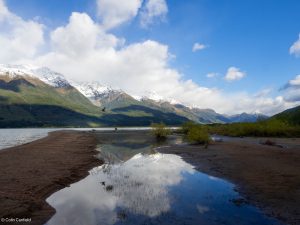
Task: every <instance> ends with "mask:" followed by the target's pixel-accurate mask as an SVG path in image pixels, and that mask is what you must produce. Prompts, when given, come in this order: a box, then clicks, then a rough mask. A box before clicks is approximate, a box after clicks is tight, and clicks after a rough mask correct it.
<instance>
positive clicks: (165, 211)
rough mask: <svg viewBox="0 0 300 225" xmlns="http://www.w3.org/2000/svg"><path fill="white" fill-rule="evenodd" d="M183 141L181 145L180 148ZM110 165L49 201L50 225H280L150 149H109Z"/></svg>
mask: <svg viewBox="0 0 300 225" xmlns="http://www.w3.org/2000/svg"><path fill="white" fill-rule="evenodd" d="M176 142H177V140H175V143H176ZM99 150H100V151H101V154H102V155H104V156H105V158H106V161H107V163H106V164H104V165H102V166H100V167H96V168H94V169H92V170H91V171H90V172H89V175H88V176H87V177H86V178H84V179H83V180H81V181H79V182H77V183H74V184H72V185H71V186H70V187H67V188H64V189H62V190H60V191H58V192H56V193H54V194H53V195H52V196H50V197H49V198H48V199H47V202H48V203H49V204H50V205H51V206H52V207H54V208H55V209H56V214H55V215H54V216H53V217H52V218H51V219H50V220H49V221H48V222H47V225H57V224H61V225H64V224H66V225H69V224H72V225H81V224H85V225H87V224H88V225H111V224H124V225H127V224H128V225H129V224H130V225H132V224H134V225H138V224H153V225H154V224H170V225H174V224H178V225H179V224H180V225H182V224H195V225H200V224H209V225H210V224H212V225H213V224H218V225H219V224H244V225H248V224H249V225H250V224H272V225H274V224H279V223H278V222H277V221H276V220H273V219H271V218H268V217H266V216H265V215H264V214H263V213H262V212H261V211H259V210H258V209H257V208H255V207H254V206H251V205H248V204H244V203H242V204H239V202H243V201H240V199H241V196H239V194H238V193H237V192H235V191H234V185H233V184H231V183H229V182H227V181H225V180H222V179H219V178H216V177H211V176H208V175H206V174H204V173H201V172H198V171H196V170H195V169H194V167H193V166H192V165H190V164H188V163H186V162H185V161H183V160H182V159H181V158H180V157H179V156H176V155H171V154H161V153H157V152H156V151H155V149H154V148H153V146H151V145H148V144H143V143H142V142H139V143H127V144H126V145H123V146H122V145H120V144H111V145H110V144H104V145H101V146H100V147H99Z"/></svg>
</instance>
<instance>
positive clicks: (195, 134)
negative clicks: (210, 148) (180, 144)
mask: <svg viewBox="0 0 300 225" xmlns="http://www.w3.org/2000/svg"><path fill="white" fill-rule="evenodd" d="M187 139H188V141H189V142H191V143H195V144H205V145H208V144H209V142H210V137H209V133H208V132H207V129H205V127H203V126H201V125H194V126H191V127H190V128H189V130H188V132H187Z"/></svg>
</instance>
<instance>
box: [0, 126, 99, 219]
mask: <svg viewBox="0 0 300 225" xmlns="http://www.w3.org/2000/svg"><path fill="white" fill-rule="evenodd" d="M96 144H97V141H96V138H95V137H94V135H90V134H88V133H87V132H75V131H58V132H53V133H50V134H49V136H48V137H46V138H43V139H40V140H37V141H34V142H31V143H29V144H25V145H21V146H17V147H13V148H10V149H7V150H1V151H0V218H16V217H17V218H31V222H30V223H7V224H44V223H45V222H46V221H47V220H48V219H50V218H51V216H52V215H53V214H54V213H55V210H54V209H53V208H52V207H51V206H49V205H48V204H47V202H46V201H45V200H46V198H47V197H48V196H50V195H51V194H52V193H54V192H55V191H57V190H60V189H62V188H64V187H66V186H68V185H70V184H72V183H74V182H76V181H78V180H80V179H82V178H84V177H85V176H86V175H88V170H89V169H91V168H93V167H95V166H97V165H101V164H102V162H101V161H100V160H99V159H97V158H95V157H94V155H95V154H96V153H97V152H96V151H95V148H96ZM0 224H4V223H0Z"/></svg>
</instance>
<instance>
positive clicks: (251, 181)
mask: <svg viewBox="0 0 300 225" xmlns="http://www.w3.org/2000/svg"><path fill="white" fill-rule="evenodd" d="M255 142H257V143H255ZM276 142H277V143H281V144H282V145H285V146H288V148H280V147H276V146H265V145H261V144H258V139H246V138H245V139H229V140H226V141H225V142H220V143H214V144H212V145H210V146H209V147H208V149H204V148H203V147H202V146H197V145H189V146H172V147H164V148H160V149H159V151H161V152H163V153H170V154H177V155H180V156H181V157H182V158H183V159H184V160H186V161H187V162H189V163H191V164H193V165H194V166H195V168H196V169H198V170H199V171H202V172H205V173H208V174H210V175H213V176H217V177H220V178H225V179H228V180H230V181H232V182H233V183H235V184H237V190H238V192H240V193H241V194H242V195H243V196H244V197H245V198H246V200H247V201H249V202H250V203H252V204H255V205H256V206H258V207H260V208H261V209H262V210H264V211H265V212H266V213H267V214H268V215H270V216H272V217H275V218H278V219H279V220H281V221H283V222H284V223H286V224H295V225H296V224H300V204H299V203H300V148H299V145H300V139H277V140H276Z"/></svg>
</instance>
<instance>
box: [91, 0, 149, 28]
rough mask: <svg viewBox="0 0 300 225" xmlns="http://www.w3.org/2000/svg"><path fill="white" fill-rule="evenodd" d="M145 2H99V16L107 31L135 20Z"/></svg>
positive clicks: (107, 0)
mask: <svg viewBox="0 0 300 225" xmlns="http://www.w3.org/2000/svg"><path fill="white" fill-rule="evenodd" d="M142 2H143V0H126V1H120V0H97V6H98V16H99V17H100V18H101V20H102V24H103V26H104V27H105V28H106V29H111V28H114V27H117V26H119V25H121V24H123V23H125V22H128V21H129V20H131V19H133V18H134V17H135V16H136V15H137V14H138V11H139V9H140V7H141V6H142Z"/></svg>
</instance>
